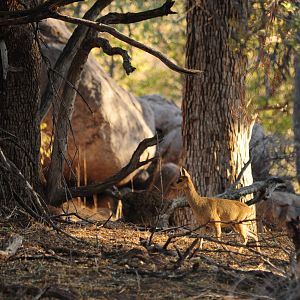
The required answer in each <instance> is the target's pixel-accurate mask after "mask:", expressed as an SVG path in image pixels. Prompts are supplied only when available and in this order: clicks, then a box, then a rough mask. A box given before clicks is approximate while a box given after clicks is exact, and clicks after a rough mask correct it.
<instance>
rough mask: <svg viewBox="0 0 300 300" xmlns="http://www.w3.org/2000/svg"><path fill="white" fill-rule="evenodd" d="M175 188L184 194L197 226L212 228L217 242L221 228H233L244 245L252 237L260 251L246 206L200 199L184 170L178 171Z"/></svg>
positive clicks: (238, 203)
mask: <svg viewBox="0 0 300 300" xmlns="http://www.w3.org/2000/svg"><path fill="white" fill-rule="evenodd" d="M175 187H176V188H177V189H181V190H183V191H184V192H185V195H186V197H187V200H188V202H189V204H190V206H191V208H192V211H193V214H194V216H195V218H196V220H197V222H198V223H199V225H203V226H209V227H213V228H214V229H215V233H216V237H217V239H218V240H220V238H221V234H222V227H233V228H234V229H235V230H236V231H237V232H238V233H239V234H240V235H241V236H242V238H243V242H244V245H246V244H247V242H248V237H252V238H253V239H254V240H255V242H256V247H257V250H258V251H259V250H260V249H259V246H258V237H257V235H256V234H255V233H254V232H252V231H251V229H250V225H251V221H250V220H254V219H255V214H254V212H253V211H252V209H251V208H250V207H249V206H248V205H247V204H245V203H242V202H240V201H236V200H228V199H220V198H210V197H201V196H200V195H199V194H198V193H197V191H196V189H195V187H194V184H193V182H192V179H191V176H190V175H189V174H188V172H187V171H186V170H185V169H184V168H181V170H180V177H179V179H178V180H177V182H176V184H175ZM202 241H203V240H201V245H200V247H201V246H202Z"/></svg>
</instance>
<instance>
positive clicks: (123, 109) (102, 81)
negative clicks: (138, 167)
mask: <svg viewBox="0 0 300 300" xmlns="http://www.w3.org/2000/svg"><path fill="white" fill-rule="evenodd" d="M42 32H43V35H44V37H45V40H46V42H47V46H48V48H47V47H44V48H43V52H44V54H45V55H46V56H47V57H48V58H49V60H50V62H51V63H52V65H54V63H55V61H56V59H57V57H58V56H59V54H60V53H61V51H62V48H63V46H64V44H65V43H66V41H67V39H68V38H69V36H70V32H69V30H68V29H67V28H66V26H65V25H64V23H62V22H58V21H55V20H48V21H47V22H45V23H43V25H42ZM57 37H59V38H57ZM43 78H44V80H43V81H44V84H43V88H44V87H45V82H46V79H47V75H46V72H45V70H44V74H43ZM79 91H80V93H81V94H82V95H83V97H84V99H85V100H86V101H87V103H88V105H89V106H90V108H91V109H92V111H93V113H91V112H90V111H89V109H88V107H87V105H86V104H85V103H84V101H83V100H82V99H81V97H80V96H79V95H78V96H77V97H76V102H75V110H74V114H73V119H72V131H73V135H74V137H73V135H70V137H69V145H68V154H69V156H70V157H71V158H73V157H74V156H75V152H76V149H77V147H78V148H79V149H80V150H81V151H82V152H83V151H86V162H87V173H88V180H89V181H102V180H104V179H106V178H107V177H109V176H111V175H113V174H115V173H117V172H118V171H119V170H120V169H121V168H122V167H124V166H125V165H126V164H127V163H128V162H129V160H130V158H131V156H132V154H133V152H134V150H135V149H136V147H137V145H138V144H139V142H141V141H142V140H143V139H145V138H149V137H151V136H153V132H154V116H153V112H152V109H151V108H150V106H149V105H147V103H144V105H142V104H141V103H140V102H139V101H138V100H137V99H136V98H135V97H134V96H133V95H132V94H130V93H128V92H127V91H125V90H124V89H122V88H121V87H120V86H118V85H117V84H116V83H115V81H114V80H113V79H111V78H110V77H109V76H108V75H107V74H106V73H105V72H104V71H103V69H102V68H101V66H100V65H99V63H98V62H97V61H96V59H95V58H94V57H93V55H90V56H89V59H88V62H87V64H86V65H85V67H84V71H83V74H82V76H81V82H80V86H79ZM50 119H51V118H48V119H47V120H48V122H49V120H50ZM49 129H51V126H50V127H49ZM154 153H155V147H151V148H149V149H147V150H146V151H145V153H144V154H143V156H142V160H143V159H146V158H147V157H148V158H151V157H153V155H154ZM74 163H75V164H76V159H75V160H74ZM129 179H130V178H127V180H125V181H124V182H126V181H128V180H129Z"/></svg>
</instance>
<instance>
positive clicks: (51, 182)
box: [0, 0, 197, 218]
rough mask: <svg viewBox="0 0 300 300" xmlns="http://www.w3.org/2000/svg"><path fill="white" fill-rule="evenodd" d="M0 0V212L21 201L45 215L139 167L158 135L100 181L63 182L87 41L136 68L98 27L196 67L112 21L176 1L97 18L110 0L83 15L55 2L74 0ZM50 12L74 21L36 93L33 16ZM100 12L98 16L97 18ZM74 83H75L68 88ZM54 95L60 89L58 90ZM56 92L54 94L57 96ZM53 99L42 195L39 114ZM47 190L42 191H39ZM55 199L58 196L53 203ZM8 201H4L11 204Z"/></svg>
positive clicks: (144, 15) (166, 10)
mask: <svg viewBox="0 0 300 300" xmlns="http://www.w3.org/2000/svg"><path fill="white" fill-rule="evenodd" d="M25 2H26V5H25V4H24V1H22V0H3V1H1V2H0V15H1V18H0V52H1V57H0V58H1V59H0V114H1V115H0V213H1V212H2V211H5V210H6V211H5V214H10V210H11V208H13V207H15V206H17V205H21V206H22V207H23V208H26V210H27V212H29V213H30V214H31V215H33V216H35V217H39V216H43V217H45V218H47V216H46V205H45V202H48V203H52V204H56V205H59V204H61V202H63V201H65V200H67V199H70V198H73V197H78V196H91V195H93V194H94V193H97V192H99V191H100V190H103V189H105V188H108V187H110V186H111V185H113V184H116V183H118V182H119V181H120V180H122V179H123V178H125V177H126V176H128V175H129V174H130V173H132V172H133V171H134V170H135V169H136V168H137V167H139V166H142V165H144V164H146V163H147V162H149V161H151V159H149V160H147V161H142V162H140V159H139V158H140V156H141V154H142V153H143V152H144V150H145V148H147V147H150V146H153V145H155V144H156V143H157V140H156V138H152V139H146V140H144V141H143V143H141V144H140V145H139V147H138V148H137V150H136V152H135V154H134V156H133V158H132V159H131V161H130V162H129V163H128V165H127V166H125V167H124V168H123V169H122V170H121V172H120V174H117V175H115V176H112V177H111V178H110V180H108V181H107V182H104V183H94V184H91V185H89V186H83V187H79V188H76V187H73V189H72V188H70V189H68V192H67V193H66V190H65V189H64V188H63V187H62V182H63V176H62V172H63V168H64V162H65V157H66V149H67V144H68V138H67V137H68V132H69V123H70V121H71V118H72V113H73V108H74V101H75V90H77V89H76V88H77V86H78V82H79V80H80V75H81V71H82V68H83V66H84V64H85V62H86V60H87V57H88V55H89V53H90V51H91V49H92V48H95V47H101V48H102V49H103V51H104V52H105V53H106V54H108V55H120V56H121V57H122V59H123V66H124V69H125V71H126V73H127V74H130V73H131V72H133V71H134V70H135V68H134V67H133V66H132V65H131V59H130V57H129V55H128V53H127V51H125V50H124V49H122V48H120V47H112V46H111V45H110V43H109V41H108V40H106V39H104V38H103V37H101V35H98V33H99V32H106V33H108V34H109V35H111V36H113V37H115V38H117V39H119V40H121V41H122V42H125V43H127V44H130V45H131V46H134V47H137V48H139V49H141V50H143V51H146V52H148V53H150V54H151V55H153V56H155V57H157V58H159V59H160V60H161V61H162V62H163V63H164V64H166V65H167V66H168V67H169V68H170V69H172V70H175V71H177V72H181V73H185V74H195V73H197V72H195V71H194V70H187V69H185V68H181V67H179V66H177V65H176V64H174V63H173V62H172V61H170V60H169V59H168V58H167V57H166V56H164V55H163V54H162V53H160V52H159V51H156V50H155V49H153V48H151V47H148V46H146V45H144V44H142V43H140V42H138V41H136V40H134V39H133V38H131V37H128V36H126V35H124V34H122V33H121V32H119V31H118V30H116V29H115V28H114V27H112V26H111V24H129V23H136V22H141V21H144V20H147V19H151V18H156V17H162V16H166V15H169V14H173V13H174V12H173V11H172V10H171V8H172V6H173V5H174V1H171V0H166V1H165V3H164V4H163V5H162V6H161V7H158V8H154V9H151V10H147V11H142V12H138V13H109V14H107V15H105V16H102V17H100V18H98V17H99V15H100V13H101V12H102V10H103V9H104V8H105V7H107V6H108V5H109V4H110V3H111V2H112V0H96V1H95V2H94V4H93V5H92V7H91V8H90V9H89V10H88V11H87V12H86V13H85V15H84V17H83V18H82V19H80V18H74V17H71V16H68V15H64V14H62V13H61V12H60V11H59V8H60V7H62V6H65V5H68V4H71V3H74V2H78V0H70V1H65V0H46V1H42V3H41V4H37V1H35V0H28V1H25ZM47 18H54V19H58V20H62V21H65V22H69V23H73V24H76V25H78V26H77V27H76V29H75V31H74V32H73V34H72V36H71V37H70V39H69V41H68V43H67V44H66V46H65V48H64V50H63V52H62V54H61V55H60V57H59V58H58V60H57V62H56V64H55V66H54V68H53V69H51V72H50V70H49V74H50V75H51V76H49V77H50V80H49V84H48V86H47V88H46V91H45V93H44V94H43V97H41V95H40V82H39V76H40V62H41V53H40V47H39V40H38V27H37V22H39V21H41V20H43V19H47ZM97 18H98V19H97ZM71 87H72V88H71ZM59 95H62V97H60V96H59ZM57 99H59V101H56V100H57ZM51 106H52V107H54V119H55V124H54V142H53V145H54V147H53V151H52V156H51V165H50V168H49V171H48V174H47V176H46V177H47V179H48V181H47V182H45V184H44V186H43V187H44V189H43V193H42V195H38V194H37V193H36V190H37V187H39V186H42V184H41V181H40V180H39V175H38V174H39V145H40V131H39V125H40V121H41V119H42V118H43V116H44V115H45V113H46V112H47V111H48V109H49V108H50V107H51ZM43 194H44V195H43ZM54 200H55V203H54ZM6 208H9V209H8V210H7V209H6Z"/></svg>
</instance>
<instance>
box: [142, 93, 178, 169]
mask: <svg viewBox="0 0 300 300" xmlns="http://www.w3.org/2000/svg"><path fill="white" fill-rule="evenodd" d="M139 100H140V102H141V104H142V105H145V104H148V105H149V106H150V107H151V109H152V110H153V112H154V119H155V129H156V130H158V131H160V132H161V133H162V134H163V135H164V140H163V142H162V143H161V145H160V149H159V150H160V155H161V157H162V159H163V162H164V163H168V162H172V163H175V164H181V158H182V138H181V123H182V115H181V109H180V108H179V107H177V106H176V105H175V104H174V103H173V102H171V101H169V100H167V99H166V98H164V97H162V96H160V95H155V94H154V95H146V96H143V97H140V98H139Z"/></svg>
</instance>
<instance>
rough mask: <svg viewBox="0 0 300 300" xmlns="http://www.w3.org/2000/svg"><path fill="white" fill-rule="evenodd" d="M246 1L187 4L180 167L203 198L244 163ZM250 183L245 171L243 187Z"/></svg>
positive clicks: (215, 191)
mask: <svg viewBox="0 0 300 300" xmlns="http://www.w3.org/2000/svg"><path fill="white" fill-rule="evenodd" d="M247 5H248V1H246V0H237V1H232V0H216V1H210V0H203V1H201V2H200V1H194V0H188V1H187V6H186V10H187V44H186V45H187V47H186V65H187V66H188V67H189V68H195V69H199V70H201V71H202V72H203V73H202V74H201V75H200V76H197V77H192V76H187V77H186V81H185V87H184V96H183V105H182V110H183V128H182V132H183V143H184V153H185V166H186V167H187V169H188V170H189V171H190V172H191V174H192V176H193V179H194V181H195V185H196V187H197V188H198V190H199V191H200V192H201V193H202V194H203V195H215V194H218V193H220V192H222V191H224V189H225V188H226V187H228V186H229V185H230V184H231V183H232V182H234V181H235V179H236V177H237V175H238V174H239V172H240V171H241V169H242V167H243V165H244V164H245V163H246V162H247V161H248V160H249V140H250V135H251V130H252V124H253V119H252V116H251V115H250V114H249V112H248V108H247V102H246V99H245V76H246V67H247V57H246V55H245V53H244V52H243V45H242V41H243V34H244V33H245V32H246V30H247V21H248V7H247ZM251 182H252V175H251V168H247V170H246V172H245V173H244V179H243V183H244V184H250V183H251Z"/></svg>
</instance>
